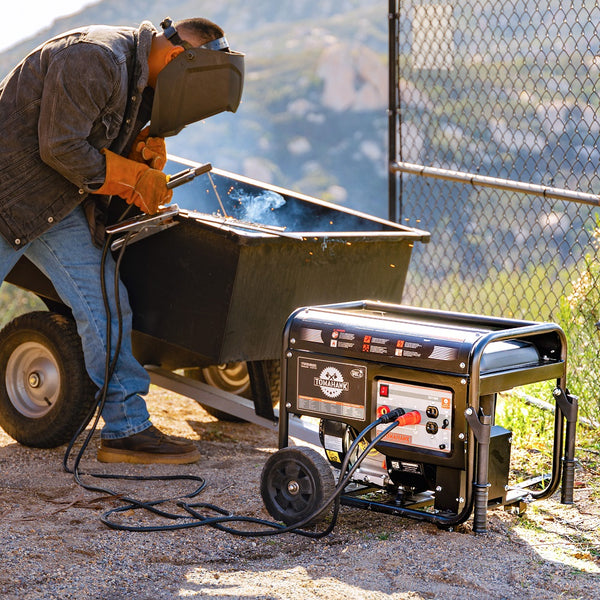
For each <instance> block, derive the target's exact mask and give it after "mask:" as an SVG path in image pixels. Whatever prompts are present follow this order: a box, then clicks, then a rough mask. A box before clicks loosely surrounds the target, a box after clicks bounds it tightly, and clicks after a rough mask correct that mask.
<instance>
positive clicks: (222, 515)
mask: <svg viewBox="0 0 600 600" xmlns="http://www.w3.org/2000/svg"><path fill="white" fill-rule="evenodd" d="M128 212H129V208H128V209H127V210H126V211H125V213H124V214H123V215H122V216H121V218H120V219H119V221H122V220H123V219H124V218H125V216H126V215H127V213H128ZM130 235H131V234H130V233H128V234H127V235H126V237H125V240H124V243H123V244H122V246H121V249H120V251H119V254H118V257H117V260H116V261H115V273H114V290H115V291H114V294H115V298H114V300H115V308H116V311H117V324H118V336H117V341H116V343H115V349H114V356H113V358H112V360H111V359H110V355H111V347H112V327H111V310H110V303H109V300H108V292H107V289H106V259H107V256H108V251H109V248H110V244H111V241H112V236H110V235H109V236H107V239H106V241H105V243H104V247H103V250H102V257H101V266H100V273H101V289H102V298H103V302H104V309H105V311H106V321H107V325H106V360H105V371H104V382H103V385H102V388H101V389H100V391H99V393H98V401H97V403H96V405H95V406H94V407H93V409H92V410H91V411H90V413H89V414H88V415H87V417H86V419H85V421H84V422H83V423H82V425H81V426H80V428H79V429H78V431H77V433H76V434H75V435H74V436H73V439H72V440H71V442H70V443H69V445H68V446H67V449H66V451H65V455H64V458H63V468H64V470H65V471H66V472H67V473H71V474H72V475H73V477H74V480H75V482H76V483H77V484H78V485H79V486H81V487H82V488H83V489H85V490H88V491H93V492H100V493H104V494H107V495H109V496H114V497H115V498H118V499H119V500H120V501H121V502H124V503H126V504H125V505H124V506H120V507H117V508H113V509H111V510H109V511H107V512H105V513H104V514H103V515H102V516H101V517H100V520H101V521H102V523H104V524H105V525H107V526H108V527H110V528H111V529H117V530H122V531H136V532H149V531H169V530H173V529H188V528H193V527H201V526H210V527H214V528H215V529H219V530H221V531H224V532H227V533H230V534H233V535H238V536H243V537H263V536H271V535H280V534H283V533H296V534H298V535H301V536H305V537H310V538H322V537H325V536H326V535H329V533H331V532H332V531H333V529H334V527H335V524H336V522H337V517H338V514H339V507H340V497H341V495H342V493H343V491H344V489H345V488H346V486H347V485H348V483H349V482H350V480H351V478H352V475H353V474H354V473H355V471H356V470H357V469H358V467H359V466H360V464H361V463H362V461H363V460H364V458H365V457H366V456H367V455H368V454H369V452H370V451H371V450H372V449H373V447H374V446H376V445H377V444H378V443H379V441H380V440H381V439H382V438H383V437H385V436H386V435H387V434H388V433H389V432H390V431H392V429H394V428H395V427H397V426H398V425H399V423H398V421H396V419H397V418H398V417H400V416H401V415H402V414H403V413H404V411H403V410H402V409H396V410H393V411H391V412H390V413H388V414H385V415H382V416H381V417H380V418H378V419H377V420H376V421H373V422H372V423H371V424H369V425H368V426H367V427H365V428H364V429H363V430H362V431H361V432H360V433H359V434H358V435H357V437H356V439H355V440H354V442H353V443H352V445H351V446H350V448H349V450H348V452H347V454H346V456H345V458H344V461H343V463H342V465H341V468H340V475H339V478H338V483H337V485H336V486H335V489H334V491H333V493H332V494H331V495H330V497H329V498H327V499H325V501H324V502H323V503H322V506H320V507H319V508H317V509H315V510H314V511H313V512H312V513H311V514H310V515H308V516H307V517H305V518H303V519H302V520H301V521H298V522H297V523H294V524H292V525H287V526H285V525H282V524H281V523H276V522H273V521H267V520H265V519H259V518H256V517H246V516H241V515H234V514H233V513H231V512H229V511H227V510H226V509H223V508H221V507H219V506H216V505H214V504H210V503H205V502H198V503H188V502H184V501H183V499H192V498H195V497H196V496H198V494H200V492H201V491H202V490H203V489H204V488H205V487H206V481H205V479H204V478H203V477H200V476H196V475H156V476H137V475H122V474H107V473H82V472H81V471H80V469H79V466H80V463H81V460H82V458H83V456H84V454H85V451H86V449H87V447H88V446H89V444H90V441H91V439H92V437H93V435H94V433H95V431H96V429H97V426H98V422H99V420H100V415H101V414H102V409H103V408H104V405H105V402H106V397H107V393H108V384H109V382H110V379H111V377H112V375H113V372H114V369H115V367H116V363H117V360H118V357H119V352H120V349H121V343H122V335H123V321H122V311H121V302H120V295H119V272H120V267H121V261H122V259H123V255H124V252H125V249H126V247H127V242H128V240H129V236H130ZM94 413H95V418H94V421H93V423H92V427H91V428H90V431H89V432H88V434H87V436H86V437H85V439H84V441H83V443H82V446H81V448H80V450H79V452H78V453H77V456H76V457H75V460H74V463H73V466H72V467H69V458H70V455H71V452H72V450H73V447H74V445H75V443H76V441H77V439H78V438H79V436H80V435H81V434H82V433H83V431H84V430H85V428H86V427H87V424H88V423H89V421H90V420H91V419H92V418H93V417H94ZM386 423H391V425H389V426H388V427H386V428H385V429H384V430H383V431H382V432H381V433H379V434H378V435H377V436H376V437H375V438H374V439H373V440H372V441H371V442H370V443H369V444H368V445H367V446H366V447H365V449H364V450H363V451H362V452H361V453H360V454H359V455H358V456H357V459H356V461H355V462H354V464H353V465H352V466H351V467H350V469H348V467H349V465H350V460H351V457H352V456H353V454H354V452H355V451H356V448H357V447H358V445H359V443H360V442H361V441H362V440H363V439H364V438H365V436H366V435H367V434H368V433H369V432H370V431H371V430H372V429H374V428H375V427H377V426H378V425H380V424H386ZM346 471H347V472H346ZM82 475H89V476H90V477H94V478H96V479H104V480H107V479H113V480H127V481H191V482H194V483H195V484H197V485H196V487H195V488H194V489H193V490H192V491H191V492H189V493H187V494H183V495H180V496H176V497H170V498H161V499H158V500H152V501H141V500H138V499H135V498H130V497H127V496H124V495H123V494H122V493H121V492H117V491H115V490H112V489H109V488H106V487H101V486H98V485H91V484H89V483H86V482H84V481H83V479H82ZM172 501H179V502H177V506H178V507H180V508H181V509H183V510H184V511H185V512H184V513H173V512H169V511H166V510H162V509H161V508H159V507H160V506H161V505H162V504H164V503H166V502H172ZM332 504H333V512H332V516H331V519H330V522H329V525H328V526H327V528H326V529H324V530H323V531H317V532H315V531H306V530H304V529H302V527H305V526H307V525H308V524H309V523H311V522H312V521H314V520H315V519H317V518H318V517H319V516H321V515H322V514H323V513H324V512H325V511H327V510H329V509H330V507H331V505H332ZM141 509H143V510H145V511H148V512H150V513H152V514H154V515H157V516H160V517H163V518H165V519H168V520H171V521H177V522H176V523H174V524H170V525H166V524H163V525H155V526H147V525H144V526H141V525H140V526H137V525H125V524H122V523H119V522H116V521H114V520H112V519H111V517H112V515H116V514H119V513H123V512H126V511H132V510H141ZM199 510H205V511H206V510H207V511H211V512H212V513H216V515H217V516H207V515H206V514H202V513H201V512H199ZM182 521H183V522H182ZM228 523H251V524H254V525H260V526H262V527H264V528H265V529H261V530H243V529H236V528H234V527H231V526H229V525H227V524H228Z"/></svg>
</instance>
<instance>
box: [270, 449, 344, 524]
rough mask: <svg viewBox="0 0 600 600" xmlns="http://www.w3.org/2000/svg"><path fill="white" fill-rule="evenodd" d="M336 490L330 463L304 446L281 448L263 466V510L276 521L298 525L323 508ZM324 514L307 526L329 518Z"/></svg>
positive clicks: (324, 512)
mask: <svg viewBox="0 0 600 600" xmlns="http://www.w3.org/2000/svg"><path fill="white" fill-rule="evenodd" d="M334 490H335V480H334V477H333V473H332V471H331V467H330V466H329V463H328V462H327V461H326V460H325V458H324V457H323V456H321V455H320V454H319V453H318V452H317V451H316V450H313V449H312V448H307V447H304V446H298V447H288V448H281V449H280V450H278V451H277V452H276V453H275V454H273V455H272V456H271V457H270V458H269V459H268V460H267V462H266V463H265V465H264V467H263V470H262V474H261V481H260V493H261V496H262V499H263V502H264V504H265V508H266V509H267V511H268V512H269V514H270V515H271V516H272V517H273V519H275V520H276V521H283V522H284V523H285V524H286V525H294V524H295V523H299V522H300V521H302V520H303V519H305V518H306V517H308V516H309V515H311V514H312V513H314V512H315V511H316V510H318V509H320V508H321V507H322V506H323V502H324V501H325V500H327V498H329V497H330V496H331V495H332V494H333V492H334ZM328 512H329V511H328V510H325V511H323V512H322V513H321V514H320V515H319V516H318V517H316V518H314V519H312V520H311V521H310V523H309V524H314V523H318V522H319V521H322V520H323V519H324V518H326V517H327V515H328Z"/></svg>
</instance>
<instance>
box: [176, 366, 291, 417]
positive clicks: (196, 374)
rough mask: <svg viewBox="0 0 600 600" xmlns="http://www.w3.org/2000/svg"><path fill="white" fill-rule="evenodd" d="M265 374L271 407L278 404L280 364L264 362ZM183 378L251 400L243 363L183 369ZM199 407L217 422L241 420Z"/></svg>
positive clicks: (210, 408) (248, 378) (219, 411)
mask: <svg viewBox="0 0 600 600" xmlns="http://www.w3.org/2000/svg"><path fill="white" fill-rule="evenodd" d="M265 363H266V366H267V373H268V376H269V385H270V387H271V397H272V398H273V406H276V405H277V404H278V403H279V395H280V390H281V364H280V362H279V361H278V360H268V361H265ZM183 374H184V376H185V377H189V378H190V379H195V380H196V381H201V382H202V383H207V384H208V385H212V386H213V387H216V388H218V389H220V390H223V391H225V392H230V393H232V394H236V395H237V396H242V397H243V398H247V399H248V400H252V399H253V398H252V390H251V387H250V376H249V375H248V369H247V368H246V363H245V362H236V363H229V364H226V365H213V366H210V367H206V368H200V367H194V368H189V369H184V370H183ZM200 406H202V408H203V409H204V410H205V411H206V412H207V413H208V414H209V415H212V416H213V417H215V418H216V419H219V421H229V422H230V423H239V422H242V421H243V419H240V418H239V417H236V416H235V415H230V414H229V413H226V412H223V411H222V410H219V409H217V408H213V407H212V406H207V405H205V404H202V403H200Z"/></svg>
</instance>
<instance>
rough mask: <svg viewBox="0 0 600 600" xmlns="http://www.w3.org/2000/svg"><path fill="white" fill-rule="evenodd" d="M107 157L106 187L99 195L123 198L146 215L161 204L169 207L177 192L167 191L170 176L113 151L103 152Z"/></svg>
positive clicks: (99, 191) (99, 190) (103, 187)
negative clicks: (174, 193)
mask: <svg viewBox="0 0 600 600" xmlns="http://www.w3.org/2000/svg"><path fill="white" fill-rule="evenodd" d="M101 152H102V154H104V156H105V157H106V176H105V179H104V184H103V185H102V187H101V188H100V189H98V190H96V191H95V192H94V193H95V194H106V195H107V196H121V198H123V199H124V200H125V201H126V202H127V203H128V204H135V205H136V206H137V207H138V208H140V209H141V210H143V211H144V212H145V213H148V214H154V213H155V212H156V211H157V210H158V207H159V205H160V204H168V203H169V202H170V201H171V198H172V197H173V190H170V189H167V176H166V175H165V174H164V173H162V172H161V171H157V170H156V169H151V168H150V167H149V166H148V165H145V164H143V163H139V162H136V161H133V160H130V159H128V158H124V157H123V156H120V155H119V154H115V153H114V152H111V151H110V150H106V149H103V150H101Z"/></svg>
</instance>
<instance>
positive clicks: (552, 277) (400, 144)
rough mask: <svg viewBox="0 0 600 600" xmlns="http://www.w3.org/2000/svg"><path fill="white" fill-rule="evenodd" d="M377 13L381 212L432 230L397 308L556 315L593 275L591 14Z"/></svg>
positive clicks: (514, 8) (552, 5)
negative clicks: (386, 184)
mask: <svg viewBox="0 0 600 600" xmlns="http://www.w3.org/2000/svg"><path fill="white" fill-rule="evenodd" d="M389 13H390V39H391V43H390V65H391V69H390V83H391V85H390V121H391V123H393V124H394V127H393V128H391V130H392V131H393V133H392V134H391V135H390V149H391V150H390V167H391V170H392V171H393V172H395V173H396V175H395V176H392V179H391V185H390V192H391V193H390V217H395V218H397V219H398V220H401V221H402V222H403V223H405V224H408V225H413V226H418V227H420V228H423V229H428V230H429V231H431V233H432V242H431V243H430V244H428V245H419V247H415V249H414V253H413V258H412V261H411V269H410V272H409V276H408V281H407V285H406V289H405V295H404V298H403V300H404V301H405V302H408V303H411V304H414V305H419V306H426V307H433V308H441V309H452V310H464V311H468V312H477V313H483V314H493V315H498V316H500V315H503V316H511V317H517V318H532V319H552V320H558V318H559V316H560V314H559V313H560V309H561V306H563V305H564V303H565V301H566V299H567V297H568V296H570V295H573V294H575V295H576V294H578V293H582V290H583V288H584V287H585V289H586V290H588V291H589V290H590V289H593V284H594V283H595V282H596V281H595V278H596V276H597V275H596V271H597V270H596V268H595V265H596V264H597V262H598V261H597V254H596V253H597V249H596V248H595V246H594V241H595V239H596V238H595V237H594V229H595V228H596V226H597V221H596V215H597V214H598V208H597V205H598V202H597V201H596V202H595V203H594V202H593V199H594V198H596V199H597V198H598V194H600V178H599V176H598V165H600V148H599V147H598V138H599V136H600V112H599V105H600V98H599V95H598V89H597V83H596V82H597V81H598V80H599V79H600V56H598V54H599V53H600V37H599V32H598V27H597V24H598V23H599V22H600V6H599V5H598V3H597V2H586V1H584V0H575V1H573V2H570V3H568V4H564V3H560V2H559V1H557V0H552V1H544V2H540V1H539V0H501V1H500V2H498V1H493V2H492V1H483V2H482V1H481V0H478V1H477V2H476V1H475V0H466V1H465V2H461V3H449V2H428V3H426V2H420V1H416V0H408V1H400V0H390V5H389ZM406 165H418V166H419V168H421V167H423V168H425V169H426V170H427V169H430V170H431V169H433V170H435V169H437V170H441V171H444V172H454V173H464V174H467V175H469V174H470V175H472V174H475V175H476V178H475V180H474V181H470V180H468V178H467V177H465V178H464V179H465V181H461V180H460V179H461V178H460V177H455V178H454V180H451V178H445V177H444V178H439V177H423V176H422V175H424V174H425V175H426V174H427V173H424V172H420V173H417V172H411V171H410V169H408V168H404V169H403V168H399V166H400V167H402V166H406ZM401 171H404V172H401ZM477 178H480V180H479V181H477ZM487 179H498V180H509V181H513V182H523V183H524V184H526V185H525V188H526V187H527V185H530V186H531V187H530V189H523V190H517V191H515V190H511V189H499V188H497V187H490V186H487V185H485V181H486V180H487ZM465 183H469V185H465ZM539 189H553V190H556V189H559V190H568V191H570V192H571V193H572V195H573V196H574V197H575V199H576V200H578V201H576V202H575V201H571V200H570V199H562V198H560V197H558V198H557V197H556V196H553V195H552V194H545V195H544V194H542V195H541V196H538V195H534V193H536V191H535V190H539ZM577 196H580V198H577ZM566 198H568V195H567V197H566ZM581 198H587V199H589V200H590V204H582V203H581ZM586 256H588V257H589V260H586V258H585V257H586ZM590 281H591V284H590ZM586 286H587V287H586ZM590 298H592V296H590ZM593 302H595V300H593ZM588 308H590V307H588ZM598 308H599V307H598V306H595V308H592V309H590V311H589V312H590V313H591V316H590V318H594V313H595V314H596V320H598V319H599V318H600V315H599V314H598V310H597V309H598Z"/></svg>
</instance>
